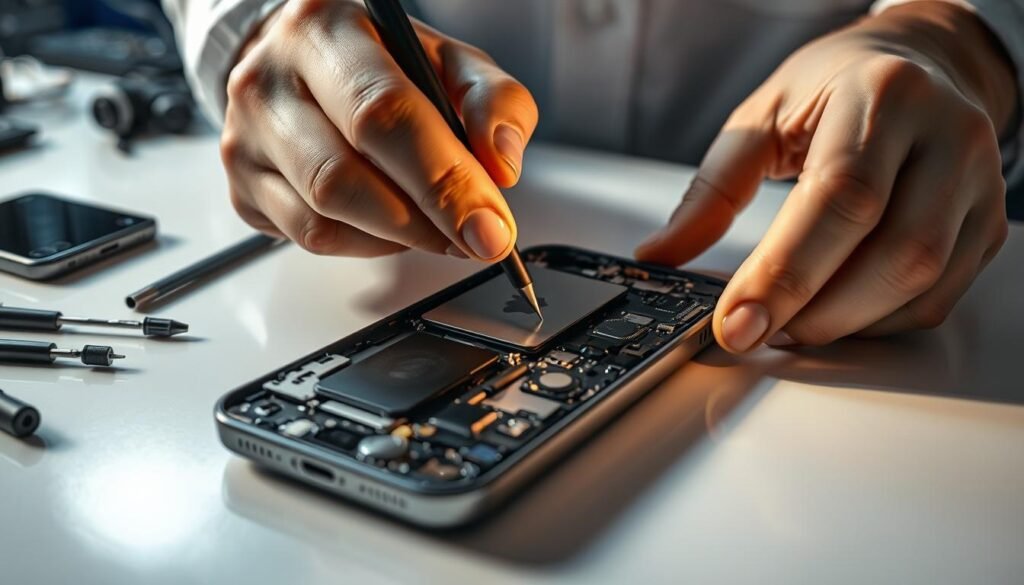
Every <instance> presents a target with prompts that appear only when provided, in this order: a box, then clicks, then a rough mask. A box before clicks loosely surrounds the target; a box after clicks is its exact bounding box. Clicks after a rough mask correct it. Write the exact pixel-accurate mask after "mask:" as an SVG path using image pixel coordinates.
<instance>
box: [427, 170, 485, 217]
mask: <svg viewBox="0 0 1024 585" xmlns="http://www.w3.org/2000/svg"><path fill="white" fill-rule="evenodd" d="M472 187H473V171H472V170H471V169H470V167H469V165H467V164H466V163H465V161H463V160H461V159H459V160H456V161H455V162H454V163H452V165H451V166H449V167H448V168H447V169H446V170H445V171H444V172H443V173H441V174H440V175H439V176H438V177H437V179H435V180H433V181H432V182H431V183H430V186H429V187H428V189H427V191H426V193H424V194H423V195H422V196H421V197H422V198H421V199H420V200H419V201H418V202H417V203H418V204H419V205H420V207H428V208H433V209H437V210H438V211H446V210H448V209H449V208H450V207H451V206H452V205H453V204H455V203H456V202H457V201H458V200H459V199H460V197H461V196H462V195H463V194H465V193H471V192H472Z"/></svg>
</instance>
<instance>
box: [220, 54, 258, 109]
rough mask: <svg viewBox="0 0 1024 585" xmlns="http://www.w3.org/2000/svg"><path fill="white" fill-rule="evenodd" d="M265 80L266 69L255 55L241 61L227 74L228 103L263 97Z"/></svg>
mask: <svg viewBox="0 0 1024 585" xmlns="http://www.w3.org/2000/svg"><path fill="white" fill-rule="evenodd" d="M267 78H268V71H267V68H266V67H265V66H264V65H263V64H262V63H261V62H260V60H259V59H257V58H256V56H255V55H253V54H250V55H249V56H247V57H246V58H244V59H242V60H241V61H240V62H239V63H238V64H237V65H235V66H234V67H233V68H232V69H231V73H229V74H228V82H227V87H226V91H227V96H228V103H229V104H232V103H233V104H238V103H240V102H245V101H247V100H249V99H252V98H258V97H259V96H260V95H263V93H264V89H265V87H266V86H267Z"/></svg>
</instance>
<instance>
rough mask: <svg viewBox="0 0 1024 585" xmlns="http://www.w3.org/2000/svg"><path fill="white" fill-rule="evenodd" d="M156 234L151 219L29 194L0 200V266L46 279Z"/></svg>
mask: <svg viewBox="0 0 1024 585" xmlns="http://www.w3.org/2000/svg"><path fill="white" fill-rule="evenodd" d="M155 235H156V220H154V219H153V218H151V217H145V216H142V215H136V214H134V213H125V212H121V211H117V210H113V209H107V208H104V207H99V206H96V205H93V204H91V203H83V202H78V201H73V200H70V199H65V198H63V197H57V196H55V195H49V194H46V193H27V194H24V195H20V196H17V197H14V198H11V199H7V200H5V201H0V270H3V271H5V272H10V273H12V274H17V275H18V276H22V277H25V278H30V279H33V280H45V279H48V278H53V277H56V276H60V275H62V274H65V273H67V272H70V271H72V270H75V269H77V268H81V267H82V266H85V265H87V264H90V263H92V262H96V261H97V260H101V259H103V258H106V257H108V256H111V255H113V254H115V253H117V252H119V251H121V250H125V249H127V248H130V247H132V246H136V245H138V244H141V243H143V242H147V241H149V240H152V239H153V237H154V236H155Z"/></svg>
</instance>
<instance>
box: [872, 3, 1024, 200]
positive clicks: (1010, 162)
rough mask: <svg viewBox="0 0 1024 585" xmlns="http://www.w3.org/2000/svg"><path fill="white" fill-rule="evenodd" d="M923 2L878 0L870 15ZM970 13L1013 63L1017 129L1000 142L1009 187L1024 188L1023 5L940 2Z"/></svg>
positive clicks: (1004, 174) (1004, 172) (1004, 171)
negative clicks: (1015, 75) (903, 5)
mask: <svg viewBox="0 0 1024 585" xmlns="http://www.w3.org/2000/svg"><path fill="white" fill-rule="evenodd" d="M919 1H921V0H877V1H876V2H875V3H874V4H873V5H872V6H871V14H878V13H879V12H882V11H883V10H886V9H888V8H892V7H893V6H898V5H900V4H908V3H910V2H919ZM941 1H942V2H947V3H949V4H955V5H957V6H960V7H963V8H964V9H966V10H970V11H971V12H973V13H974V14H976V15H977V16H978V18H979V19H981V21H982V22H983V23H985V25H986V26H987V27H988V29H989V30H990V31H991V32H992V34H994V35H995V37H996V38H997V39H999V41H1000V42H1001V43H1002V44H1003V48H1004V49H1005V50H1006V53H1007V54H1008V55H1009V56H1010V60H1012V61H1013V66H1014V70H1015V72H1016V74H1017V108H1016V112H1015V115H1014V118H1013V120H1014V121H1015V122H1016V128H1015V129H1014V131H1012V132H1010V133H1009V135H1008V136H1006V137H1005V138H1004V139H1003V140H1002V142H1001V143H1000V149H1001V150H1002V154H1003V176H1004V177H1005V178H1006V184H1007V187H1008V188H1013V187H1016V186H1019V185H1024V2H1021V1H1020V0H970V1H968V0H941Z"/></svg>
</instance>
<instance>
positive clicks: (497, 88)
mask: <svg viewBox="0 0 1024 585" xmlns="http://www.w3.org/2000/svg"><path fill="white" fill-rule="evenodd" d="M494 92H495V94H496V95H497V96H498V98H499V99H500V100H501V101H502V102H505V103H509V104H512V105H514V106H518V107H521V108H523V109H525V110H527V111H530V112H533V113H536V112H537V102H536V101H535V100H534V99H533V94H532V93H530V90H528V89H526V86H524V85H523V84H521V83H519V82H518V81H516V80H515V79H512V78H511V77H503V78H502V79H500V80H499V81H497V82H495V84H494Z"/></svg>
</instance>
